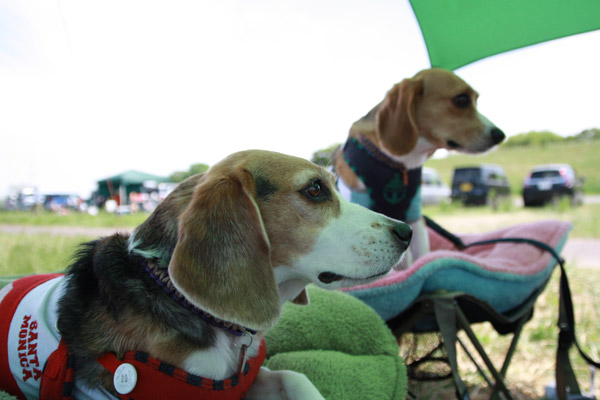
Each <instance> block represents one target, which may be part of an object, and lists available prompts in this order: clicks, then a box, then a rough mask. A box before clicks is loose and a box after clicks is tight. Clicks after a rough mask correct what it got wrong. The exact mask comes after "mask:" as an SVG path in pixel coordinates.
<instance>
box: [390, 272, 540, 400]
mask: <svg viewBox="0 0 600 400" xmlns="http://www.w3.org/2000/svg"><path fill="white" fill-rule="evenodd" d="M545 286H546V285H545V284H544V285H541V286H540V287H539V288H537V289H536V290H535V291H534V292H533V293H532V294H531V295H530V297H529V298H528V299H527V300H526V301H524V302H523V303H522V304H521V305H520V306H518V307H517V308H515V309H513V310H510V311H508V312H505V313H498V312H497V311H496V310H494V309H493V308H492V307H491V306H490V305H489V304H487V303H486V302H484V301H482V300H479V299H477V298H476V297H473V296H472V295H469V294H466V293H463V292H445V293H436V294H425V295H422V296H420V297H419V298H418V299H416V300H415V301H414V302H413V304H412V305H411V306H410V307H408V308H407V309H406V310H405V311H403V312H402V313H401V314H399V315H398V316H396V317H394V318H392V319H390V320H389V321H387V322H386V323H387V325H388V326H389V327H390V329H391V330H392V332H393V334H394V336H395V337H396V338H398V339H400V338H401V337H402V335H403V334H405V333H430V332H440V333H441V334H442V338H443V344H444V347H445V350H446V353H447V354H448V362H449V364H450V368H451V370H452V378H453V379H454V384H455V388H456V394H457V398H459V399H469V393H468V391H467V387H466V385H465V384H464V382H463V380H462V378H461V377H460V371H459V367H458V361H457V357H456V343H458V344H459V345H460V346H461V347H462V348H463V350H464V351H465V352H466V354H467V356H468V357H469V359H470V360H471V361H472V362H473V364H474V365H475V367H476V369H477V371H478V373H479V374H480V375H481V376H482V378H483V379H484V381H485V382H486V383H487V385H489V386H490V388H492V389H493V392H492V394H491V396H490V399H496V398H498V396H499V395H503V396H504V398H506V399H507V400H512V399H513V397H512V395H511V393H510V391H509V390H508V387H507V385H506V382H505V377H506V372H507V371H508V367H509V364H510V361H511V359H512V357H513V355H514V352H515V350H516V348H517V344H518V341H519V338H520V336H521V332H522V330H523V327H524V325H525V323H527V322H528V321H529V320H530V319H531V317H532V316H533V310H534V306H535V301H536V299H537V297H538V296H539V294H540V293H541V292H542V291H543V290H544V288H545ZM481 322H489V323H491V324H492V326H493V327H494V330H495V331H496V332H498V333H499V334H501V335H506V334H512V335H513V336H512V339H511V342H510V345H509V347H508V350H507V352H506V355H505V357H504V361H503V363H502V366H501V367H500V369H498V368H496V367H495V366H494V364H493V363H492V361H491V359H490V357H489V356H488V355H487V353H486V351H485V349H484V347H483V345H482V344H481V342H480V341H479V339H478V338H477V335H476V334H475V332H474V331H473V329H472V327H471V325H472V324H475V323H481ZM460 330H463V331H464V332H465V333H466V335H467V338H468V339H469V341H470V342H471V344H472V345H473V347H474V348H475V350H476V352H477V354H479V356H480V357H481V360H483V363H484V364H485V368H487V373H486V371H485V368H484V367H483V366H481V365H480V363H479V362H478V361H477V360H476V359H475V357H474V356H473V354H472V353H471V352H470V351H469V349H468V348H467V346H466V344H465V343H464V342H463V340H461V339H460V337H458V335H457V333H458V332H459V331H460Z"/></svg>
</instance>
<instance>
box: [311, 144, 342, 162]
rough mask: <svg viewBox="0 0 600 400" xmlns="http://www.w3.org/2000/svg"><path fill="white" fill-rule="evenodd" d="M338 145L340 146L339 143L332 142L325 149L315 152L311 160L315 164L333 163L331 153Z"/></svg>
mask: <svg viewBox="0 0 600 400" xmlns="http://www.w3.org/2000/svg"><path fill="white" fill-rule="evenodd" d="M338 147H339V143H336V144H332V145H331V146H329V147H327V148H325V149H321V150H317V151H315V152H314V153H313V155H312V157H311V159H310V161H312V162H314V163H315V164H318V165H322V166H323V167H326V166H328V165H329V164H331V154H332V153H333V152H334V151H335V149H337V148H338Z"/></svg>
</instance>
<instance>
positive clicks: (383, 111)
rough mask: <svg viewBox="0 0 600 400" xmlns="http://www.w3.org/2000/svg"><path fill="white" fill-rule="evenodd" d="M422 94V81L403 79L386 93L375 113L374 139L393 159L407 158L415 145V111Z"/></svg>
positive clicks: (416, 138) (417, 137)
mask: <svg viewBox="0 0 600 400" xmlns="http://www.w3.org/2000/svg"><path fill="white" fill-rule="evenodd" d="M422 91H423V81H422V80H421V79H418V78H411V79H404V80H403V81H402V82H400V83H397V84H395V85H394V87H393V88H391V89H390V90H389V91H388V92H387V94H386V96H385V99H384V100H383V101H382V102H381V106H380V107H379V110H378V111H377V115H376V117H375V118H376V122H375V126H376V133H377V137H378V139H379V140H380V141H381V142H382V143H383V145H384V146H385V148H386V149H388V150H389V151H390V152H392V153H393V154H394V155H403V154H408V153H410V152H411V151H412V150H413V149H414V148H415V146H416V145H417V140H418V139H419V130H418V127H417V123H416V118H415V108H416V101H417V99H418V97H419V94H420V93H422Z"/></svg>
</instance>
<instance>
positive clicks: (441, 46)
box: [410, 0, 600, 70]
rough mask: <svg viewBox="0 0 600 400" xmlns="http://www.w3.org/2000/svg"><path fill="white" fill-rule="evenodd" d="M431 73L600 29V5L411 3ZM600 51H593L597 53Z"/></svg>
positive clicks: (561, 1)
mask: <svg viewBox="0 0 600 400" xmlns="http://www.w3.org/2000/svg"><path fill="white" fill-rule="evenodd" d="M410 3H411V5H412V8H413V11H414V12H415V15H416V17H417V20H418V22H419V25H420V27H421V31H422V33H423V37H424V39H425V44H426V46H427V51H428V53H429V60H430V62H431V66H432V67H438V68H445V69H449V70H454V69H457V68H459V67H462V66H464V65H467V64H469V63H472V62H474V61H477V60H480V59H482V58H485V57H489V56H491V55H494V54H499V53H503V52H506V51H509V50H514V49H518V48H520V47H524V46H529V45H532V44H536V43H541V42H544V41H548V40H552V39H557V38H561V37H565V36H569V35H574V34H578V33H583V32H589V31H592V30H596V29H600V0H410ZM598 50H600V49H590V51H598Z"/></svg>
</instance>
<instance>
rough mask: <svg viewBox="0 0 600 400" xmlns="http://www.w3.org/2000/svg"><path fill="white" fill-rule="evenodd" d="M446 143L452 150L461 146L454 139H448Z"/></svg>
mask: <svg viewBox="0 0 600 400" xmlns="http://www.w3.org/2000/svg"><path fill="white" fill-rule="evenodd" d="M446 144H447V145H448V147H449V148H450V149H452V150H456V149H459V148H460V144H458V143H456V142H455V141H454V140H448V141H446Z"/></svg>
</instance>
